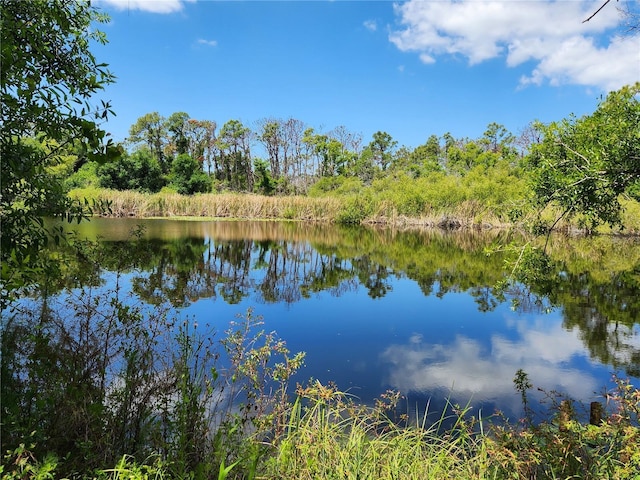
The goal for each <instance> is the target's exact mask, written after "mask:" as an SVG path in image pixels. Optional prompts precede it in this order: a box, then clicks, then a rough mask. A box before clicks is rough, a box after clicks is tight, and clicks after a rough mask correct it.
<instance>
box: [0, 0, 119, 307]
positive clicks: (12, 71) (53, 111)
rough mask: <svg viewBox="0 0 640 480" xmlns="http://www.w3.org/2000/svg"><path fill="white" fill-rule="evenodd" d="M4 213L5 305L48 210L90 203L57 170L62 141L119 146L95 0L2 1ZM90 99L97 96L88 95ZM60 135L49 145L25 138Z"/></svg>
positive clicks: (78, 213) (109, 152)
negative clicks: (112, 133)
mask: <svg viewBox="0 0 640 480" xmlns="http://www.w3.org/2000/svg"><path fill="white" fill-rule="evenodd" d="M1 8H2V15H1V21H2V25H1V26H2V28H1V29H0V31H1V32H2V33H1V35H2V37H1V39H0V45H1V50H2V61H1V63H2V69H1V73H0V75H1V82H0V83H1V98H0V112H1V115H0V116H1V121H0V124H1V130H2V132H1V133H2V134H1V135H0V157H1V158H2V162H1V164H0V165H1V166H0V169H1V171H0V177H1V178H2V187H1V201H0V220H1V227H0V231H1V248H0V252H1V253H0V260H1V263H2V305H1V306H2V307H4V304H5V302H6V298H7V297H10V296H12V295H13V293H12V292H14V291H15V290H16V289H17V288H19V287H20V286H22V285H24V284H26V283H28V281H29V277H30V272H33V271H35V270H34V269H37V268H38V267H37V266H36V265H34V263H33V259H34V258H35V255H34V253H35V252H37V251H38V249H39V248H40V247H41V246H42V245H43V244H45V243H46V242H47V240H48V238H49V235H48V233H49V232H47V230H46V229H45V228H44V225H43V223H42V222H41V221H40V217H41V216H42V215H44V214H47V215H52V216H58V217H64V218H67V219H73V218H80V217H82V216H83V215H85V214H86V212H87V205H84V204H81V203H79V202H74V201H72V200H70V199H69V198H67V197H66V195H65V194H64V189H63V185H62V180H61V179H60V178H58V177H54V176H51V175H50V174H49V173H48V170H47V169H48V168H49V167H50V166H51V165H54V164H55V162H56V161H57V160H56V156H57V155H58V154H59V153H60V149H62V148H64V147H66V145H68V144H73V145H75V146H77V147H78V149H79V152H78V153H79V155H80V156H86V157H87V158H89V159H94V160H98V159H105V158H108V157H111V156H114V155H118V154H119V152H118V151H117V149H115V148H114V147H113V145H112V144H111V143H110V142H106V143H105V142H104V140H105V139H106V134H105V132H104V131H103V130H101V129H99V128H98V127H97V125H96V122H98V121H103V120H104V119H106V118H107V117H108V115H109V114H110V113H112V112H111V110H110V105H109V104H108V103H105V102H102V103H101V104H100V107H99V108H97V109H96V108H94V107H92V105H91V104H92V103H93V102H94V101H95V99H94V95H95V94H96V93H97V92H98V91H100V90H101V89H103V88H104V86H105V85H107V84H109V83H111V82H112V81H113V79H114V77H113V75H112V74H111V73H110V72H109V71H108V70H107V69H106V65H105V64H101V63H98V61H97V60H96V58H95V57H94V55H93V54H92V53H91V51H90V49H89V47H90V45H91V42H97V43H98V44H104V43H105V42H106V39H105V36H104V34H103V33H101V32H100V31H98V30H96V29H95V28H93V23H94V22H105V21H106V20H107V17H106V16H105V15H103V14H101V13H99V12H98V10H97V9H95V8H94V7H92V6H91V5H90V3H89V2H63V1H55V2H51V1H45V0H34V1H29V2H24V1H19V0H13V1H12V0H7V1H3V2H2V6H1ZM90 99H91V100H92V102H91V103H90ZM27 137H37V138H38V139H41V140H45V141H53V142H56V145H57V146H56V147H53V148H51V149H49V150H48V151H46V150H42V149H39V148H37V147H34V146H33V145H32V144H30V143H29V142H27V141H26V140H25V138H27Z"/></svg>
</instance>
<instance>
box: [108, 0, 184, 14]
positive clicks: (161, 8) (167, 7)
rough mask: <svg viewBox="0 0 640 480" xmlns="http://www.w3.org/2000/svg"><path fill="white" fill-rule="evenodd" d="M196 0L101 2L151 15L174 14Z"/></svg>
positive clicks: (118, 0)
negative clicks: (187, 3)
mask: <svg viewBox="0 0 640 480" xmlns="http://www.w3.org/2000/svg"><path fill="white" fill-rule="evenodd" d="M195 1H196V0H100V1H99V3H103V4H106V5H109V6H111V7H114V8H116V9H117V10H142V11H144V12H151V13H174V12H179V11H181V10H182V8H183V7H184V4H185V2H195Z"/></svg>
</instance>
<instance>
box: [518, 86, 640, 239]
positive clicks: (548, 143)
mask: <svg viewBox="0 0 640 480" xmlns="http://www.w3.org/2000/svg"><path fill="white" fill-rule="evenodd" d="M639 94H640V83H636V84H635V85H631V86H626V87H623V88H622V89H620V90H618V91H615V92H611V93H609V94H608V95H607V97H606V98H605V99H604V100H603V101H602V102H601V103H600V105H599V106H598V108H597V109H596V111H595V112H594V113H593V114H591V115H586V116H584V117H581V118H574V117H570V118H568V119H564V120H562V121H560V122H553V123H551V124H549V125H546V126H539V128H540V130H541V131H542V132H543V135H544V138H543V139H542V142H541V143H540V144H537V145H534V146H533V147H532V151H531V154H530V156H529V160H528V166H529V169H530V171H531V175H532V177H531V178H532V185H533V191H534V193H535V203H536V205H537V206H538V207H539V208H541V209H542V208H544V207H545V206H547V205H549V204H557V205H558V206H559V207H560V209H561V214H560V217H559V218H558V219H556V222H557V221H558V220H559V219H560V218H562V217H563V216H572V215H576V214H580V215H584V216H585V217H586V219H587V221H588V224H589V226H591V227H594V226H597V225H598V224H600V223H607V224H609V225H612V226H613V225H618V224H620V218H621V217H620V213H621V206H620V202H619V196H620V195H621V194H623V193H625V192H628V191H631V192H633V191H635V189H637V188H638V187H637V185H638V182H639V181H640V128H638V125H640V100H639V98H638V95H639Z"/></svg>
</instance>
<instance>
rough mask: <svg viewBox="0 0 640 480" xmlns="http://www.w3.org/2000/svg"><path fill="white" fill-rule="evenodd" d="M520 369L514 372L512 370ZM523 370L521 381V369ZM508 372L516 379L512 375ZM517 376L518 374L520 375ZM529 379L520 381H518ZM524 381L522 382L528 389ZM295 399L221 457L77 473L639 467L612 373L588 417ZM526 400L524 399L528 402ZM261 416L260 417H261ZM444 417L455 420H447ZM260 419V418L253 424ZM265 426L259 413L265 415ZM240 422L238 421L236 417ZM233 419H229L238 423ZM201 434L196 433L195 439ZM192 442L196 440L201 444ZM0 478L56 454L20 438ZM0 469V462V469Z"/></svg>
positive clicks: (313, 395) (525, 474) (628, 478)
mask: <svg viewBox="0 0 640 480" xmlns="http://www.w3.org/2000/svg"><path fill="white" fill-rule="evenodd" d="M519 373H520V372H519ZM520 380H524V381H525V382H526V381H527V379H526V375H525V376H521V377H520ZM514 381H515V380H514ZM520 385H521V386H522V384H520ZM525 387H526V385H525ZM526 390H527V389H526V388H524V389H523V390H522V393H523V398H526ZM297 393H298V396H297V399H296V400H295V401H294V402H293V403H291V404H288V406H287V408H286V409H285V410H284V411H283V412H281V415H280V416H278V417H269V421H270V422H273V421H274V420H275V423H271V424H270V425H271V427H272V428H269V429H267V430H265V429H259V430H258V431H254V432H253V433H251V434H247V435H246V436H244V437H243V438H240V439H239V440H238V437H237V432H236V431H235V430H233V429H231V430H229V429H228V428H229V426H228V425H227V426H226V427H224V428H226V429H227V430H224V431H223V432H222V435H221V436H219V433H220V431H219V432H218V433H217V434H216V437H215V438H216V440H215V442H225V441H226V437H225V435H229V437H230V438H231V439H232V445H235V448H232V449H228V450H227V452H226V453H227V456H225V457H224V458H221V457H219V456H216V455H214V454H212V455H211V456H210V457H206V456H205V457H202V458H200V463H198V464H197V465H196V466H195V468H194V469H193V470H185V469H184V468H183V467H184V465H183V464H181V463H180V461H176V460H171V459H168V458H167V457H166V456H164V455H162V454H161V453H159V452H158V453H153V454H151V455H149V456H147V457H146V458H145V459H143V460H138V459H136V458H135V457H134V456H129V455H125V456H123V457H122V458H121V460H120V461H119V462H118V463H117V464H116V465H115V466H114V467H113V468H105V469H97V470H95V471H93V472H84V473H79V474H78V475H77V478H85V479H88V478H92V479H104V480H106V479H113V480H116V479H117V480H124V479H127V480H147V479H184V478H192V479H215V478H217V479H219V480H220V479H227V478H228V479H256V480H257V479H262V480H267V479H269V480H276V479H278V480H302V479H304V480H325V479H326V480H330V479H348V480H351V479H353V480H355V479H367V480H380V479H406V480H448V479H451V480H484V479H496V480H498V479H505V480H507V479H513V480H531V479H534V480H543V479H545V480H546V479H574V478H575V479H584V480H604V479H609V480H637V479H638V478H639V474H638V472H640V448H639V446H640V428H639V426H638V415H639V414H640V391H638V390H637V389H635V388H633V387H632V386H631V385H629V384H628V383H627V382H625V381H621V380H616V387H615V389H614V390H612V391H611V392H610V393H609V396H608V399H607V404H608V405H610V406H612V407H611V409H610V410H609V411H608V414H607V415H606V416H605V417H604V419H603V420H602V421H601V422H599V423H598V424H597V425H595V424H585V423H581V422H579V421H577V420H576V417H575V411H576V410H575V408H576V405H575V404H573V403H572V402H571V401H569V400H566V399H565V400H560V399H559V398H557V397H556V398H554V400H555V401H556V403H555V405H556V407H555V410H552V412H551V413H552V415H551V416H550V417H549V419H548V420H547V421H544V422H541V423H538V424H535V425H534V424H533V423H531V421H530V420H529V419H528V418H524V419H522V420H520V421H518V422H512V423H510V422H508V421H505V420H504V419H500V418H497V417H493V418H489V419H482V418H481V417H479V416H473V415H472V414H471V413H472V409H471V408H470V407H465V408H461V407H459V406H456V405H450V407H451V410H452V412H453V413H451V416H450V417H445V416H444V415H442V416H441V417H440V420H438V421H437V422H436V423H435V424H432V425H426V424H425V423H424V422H423V421H422V422H421V421H419V420H418V421H417V422H416V423H415V424H407V423H406V419H405V420H403V419H402V418H400V419H395V420H394V419H393V413H394V409H395V406H396V404H397V401H398V400H399V396H398V395H397V394H395V393H393V392H388V393H387V394H386V395H384V396H383V397H381V399H380V400H379V401H378V402H377V403H376V405H374V406H365V405H360V404H358V403H357V402H356V401H354V400H353V399H352V398H351V397H349V396H348V395H347V394H344V393H341V392H339V391H337V390H336V389H335V388H334V387H332V386H325V385H321V384H320V383H319V382H315V383H312V384H310V385H309V386H307V387H305V388H302V387H299V388H298V392H297ZM525 406H526V405H525ZM258 420H259V419H258ZM445 422H446V423H447V424H449V425H452V426H450V427H448V428H444V427H443V425H444V424H445ZM258 424H260V422H259V421H258V422H257V423H256V425H258ZM262 425H263V426H264V425H265V424H264V422H263V423H262ZM235 427H237V425H236V426H235ZM235 427H234V428H235ZM199 441H200V442H203V443H208V442H209V441H210V440H209V439H208V438H206V437H203V438H201V439H200V440H199ZM198 448H199V447H198ZM5 461H8V463H7V464H6V467H5V468H6V470H5V471H4V475H3V477H2V478H3V479H23V478H42V479H45V478H56V476H55V472H56V468H57V459H56V457H54V456H49V457H45V458H44V459H43V460H39V459H37V458H35V457H34V456H33V455H32V454H31V452H30V451H29V450H28V448H26V447H24V446H21V447H19V448H18V449H16V450H15V451H13V452H9V454H8V455H7V456H5ZM0 471H1V470H0Z"/></svg>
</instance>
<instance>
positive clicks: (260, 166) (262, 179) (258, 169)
mask: <svg viewBox="0 0 640 480" xmlns="http://www.w3.org/2000/svg"><path fill="white" fill-rule="evenodd" d="M253 166H254V170H255V175H256V185H255V187H256V189H257V193H260V194H262V195H272V194H273V193H274V192H275V190H276V188H277V186H278V182H277V181H276V180H275V179H274V178H273V176H272V175H271V170H270V167H269V162H267V161H266V160H261V159H259V158H256V159H255V160H254V161H253Z"/></svg>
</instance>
